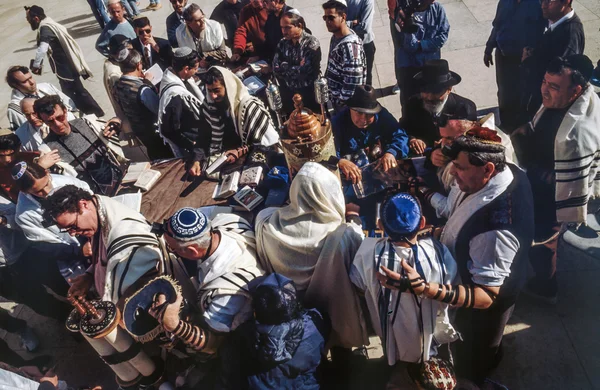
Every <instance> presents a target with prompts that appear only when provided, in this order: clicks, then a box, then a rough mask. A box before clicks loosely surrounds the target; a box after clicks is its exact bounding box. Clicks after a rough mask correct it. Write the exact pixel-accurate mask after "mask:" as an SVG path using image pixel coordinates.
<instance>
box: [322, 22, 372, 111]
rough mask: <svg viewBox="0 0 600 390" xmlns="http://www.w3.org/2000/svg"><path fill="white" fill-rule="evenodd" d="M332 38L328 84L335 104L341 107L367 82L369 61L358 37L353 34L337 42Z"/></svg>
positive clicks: (326, 74)
mask: <svg viewBox="0 0 600 390" xmlns="http://www.w3.org/2000/svg"><path fill="white" fill-rule="evenodd" d="M336 41H337V40H336V39H335V36H333V37H331V45H330V50H329V59H328V61H327V72H325V77H327V82H328V83H329V93H330V94H331V100H332V101H333V103H334V104H337V105H341V104H344V102H345V101H346V100H348V99H350V98H351V97H352V95H354V89H355V88H356V87H357V86H359V85H365V83H366V81H367V59H366V57H365V51H364V50H363V44H362V41H361V40H360V38H359V37H358V35H356V34H354V32H353V33H351V34H349V35H346V36H345V37H343V38H342V39H341V40H340V41H339V42H336Z"/></svg>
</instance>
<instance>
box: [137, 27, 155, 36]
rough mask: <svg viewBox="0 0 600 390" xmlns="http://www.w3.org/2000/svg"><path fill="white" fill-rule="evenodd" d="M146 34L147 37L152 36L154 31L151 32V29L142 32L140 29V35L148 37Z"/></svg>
mask: <svg viewBox="0 0 600 390" xmlns="http://www.w3.org/2000/svg"><path fill="white" fill-rule="evenodd" d="M146 34H147V35H150V34H152V30H151V29H149V28H147V29H143V30H142V29H140V30H139V31H138V35H146Z"/></svg>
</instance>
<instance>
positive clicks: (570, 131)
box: [533, 86, 600, 223]
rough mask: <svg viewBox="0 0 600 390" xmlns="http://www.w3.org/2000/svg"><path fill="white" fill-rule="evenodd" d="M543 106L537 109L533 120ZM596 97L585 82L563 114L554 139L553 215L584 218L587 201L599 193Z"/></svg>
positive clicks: (599, 136) (599, 112) (598, 100)
mask: <svg viewBox="0 0 600 390" xmlns="http://www.w3.org/2000/svg"><path fill="white" fill-rule="evenodd" d="M545 110H546V108H544V107H543V106H542V108H541V109H540V110H539V111H538V112H537V114H536V116H535V118H534V119H533V124H534V127H535V123H537V121H538V120H539V118H540V117H541V116H542V114H543V113H544V111H545ZM598 160H600V98H598V95H596V93H595V92H594V89H593V88H590V87H589V86H588V87H587V89H586V90H585V91H584V92H583V94H582V95H581V96H580V97H579V98H577V100H575V102H574V103H573V104H572V105H571V108H569V111H567V113H566V114H565V116H564V118H563V120H562V122H561V124H560V126H559V128H558V132H557V133H556V138H555V139H554V173H555V175H556V194H555V196H556V219H557V221H559V222H575V223H586V222H587V213H588V209H587V204H588V201H589V200H590V199H596V198H598V197H600V164H599V163H598Z"/></svg>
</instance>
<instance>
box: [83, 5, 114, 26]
mask: <svg viewBox="0 0 600 390" xmlns="http://www.w3.org/2000/svg"><path fill="white" fill-rule="evenodd" d="M88 4H89V5H90V8H91V9H92V12H93V13H94V17H95V18H96V20H97V21H98V24H99V25H100V27H101V28H104V26H105V25H106V23H108V22H109V21H110V18H109V17H108V14H107V13H106V4H105V3H104V0H88Z"/></svg>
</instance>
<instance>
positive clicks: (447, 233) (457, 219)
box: [432, 167, 514, 256]
mask: <svg viewBox="0 0 600 390" xmlns="http://www.w3.org/2000/svg"><path fill="white" fill-rule="evenodd" d="M513 179H514V176H513V174H512V172H511V171H510V169H509V168H508V167H506V168H505V169H504V170H503V171H502V172H499V173H498V174H496V176H494V177H492V178H491V179H490V181H489V182H488V183H487V184H486V185H485V186H484V187H483V188H482V189H481V190H479V191H478V192H476V193H474V194H471V195H469V196H467V194H465V193H464V192H462V191H461V190H460V188H459V187H458V186H457V185H454V186H453V187H452V190H451V191H450V195H449V196H448V200H449V202H448V203H447V204H446V205H445V207H446V213H447V215H448V222H446V226H444V230H443V231H442V235H441V237H440V241H441V242H442V244H444V245H446V246H447V247H448V249H449V250H450V253H452V255H453V256H455V255H456V252H455V247H456V240H457V238H458V236H459V234H460V232H461V230H462V228H463V226H464V225H465V223H466V222H467V221H468V220H469V218H471V216H472V215H473V214H475V212H477V211H478V210H480V209H481V208H482V207H484V206H485V205H487V204H490V203H491V202H492V201H493V200H494V199H496V198H497V197H498V196H499V195H501V194H502V193H503V192H504V191H506V189H507V188H508V186H509V185H510V183H512V181H513ZM440 196H441V195H440ZM436 197H437V196H436ZM432 203H433V198H432Z"/></svg>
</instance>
